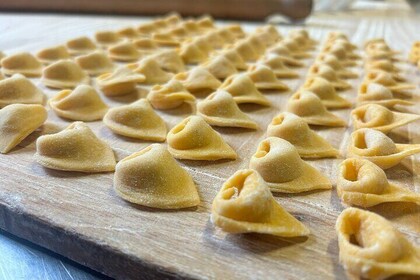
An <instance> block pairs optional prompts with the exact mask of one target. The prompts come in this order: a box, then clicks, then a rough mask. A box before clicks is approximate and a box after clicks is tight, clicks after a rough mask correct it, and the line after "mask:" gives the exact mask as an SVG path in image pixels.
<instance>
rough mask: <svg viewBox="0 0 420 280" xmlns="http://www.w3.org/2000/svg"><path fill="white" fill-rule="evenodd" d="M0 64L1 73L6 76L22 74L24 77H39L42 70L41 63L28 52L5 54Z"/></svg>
mask: <svg viewBox="0 0 420 280" xmlns="http://www.w3.org/2000/svg"><path fill="white" fill-rule="evenodd" d="M0 64H1V67H2V71H3V74H5V75H8V76H11V75H13V74H22V75H24V76H26V77H39V76H41V72H42V63H41V62H40V61H39V60H38V59H37V58H36V57H34V56H33V55H32V54H30V53H28V52H21V53H16V54H13V55H9V56H6V57H4V58H2V59H1V61H0Z"/></svg>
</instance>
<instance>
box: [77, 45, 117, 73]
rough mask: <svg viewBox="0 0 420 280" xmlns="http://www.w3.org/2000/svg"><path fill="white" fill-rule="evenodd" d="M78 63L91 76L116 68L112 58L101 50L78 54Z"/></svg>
mask: <svg viewBox="0 0 420 280" xmlns="http://www.w3.org/2000/svg"><path fill="white" fill-rule="evenodd" d="M76 63H77V64H79V66H80V67H82V69H83V70H85V71H86V72H87V73H88V74H89V75H91V76H97V75H100V74H104V73H108V72H112V70H113V69H114V64H113V63H112V61H111V59H109V58H108V56H107V55H106V54H105V53H104V52H101V51H95V52H92V53H89V54H86V55H81V56H78V57H76Z"/></svg>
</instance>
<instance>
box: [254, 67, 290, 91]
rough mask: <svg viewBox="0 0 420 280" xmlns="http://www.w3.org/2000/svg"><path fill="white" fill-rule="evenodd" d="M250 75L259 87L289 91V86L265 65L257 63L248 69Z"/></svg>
mask: <svg viewBox="0 0 420 280" xmlns="http://www.w3.org/2000/svg"><path fill="white" fill-rule="evenodd" d="M247 74H248V76H249V77H250V78H251V80H252V81H253V82H254V83H255V86H256V87H257V89H261V90H264V89H266V90H279V91H287V90H289V87H288V86H287V85H286V84H284V83H283V82H281V81H280V80H279V79H277V77H276V74H275V73H274V71H273V70H271V69H270V68H269V67H267V66H265V65H258V64H255V65H253V66H251V67H250V68H249V69H248V73H247Z"/></svg>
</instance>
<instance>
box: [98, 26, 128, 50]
mask: <svg viewBox="0 0 420 280" xmlns="http://www.w3.org/2000/svg"><path fill="white" fill-rule="evenodd" d="M95 40H96V42H97V43H98V44H99V45H100V46H102V47H104V48H107V47H109V46H112V45H115V44H117V43H119V42H121V40H122V38H121V36H120V35H119V34H118V33H117V32H114V31H108V30H105V31H98V32H96V33H95Z"/></svg>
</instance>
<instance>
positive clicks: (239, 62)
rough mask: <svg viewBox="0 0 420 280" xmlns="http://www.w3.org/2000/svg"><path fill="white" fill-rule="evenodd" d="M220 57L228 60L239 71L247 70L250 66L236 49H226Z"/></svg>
mask: <svg viewBox="0 0 420 280" xmlns="http://www.w3.org/2000/svg"><path fill="white" fill-rule="evenodd" d="M220 56H223V57H225V58H226V59H228V60H229V61H230V62H232V64H233V65H234V66H235V67H236V69H237V70H247V69H248V65H247V64H246V62H245V60H244V59H243V58H242V57H241V56H240V55H239V53H238V52H237V51H236V50H235V49H226V50H223V51H222V52H221V53H220Z"/></svg>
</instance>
